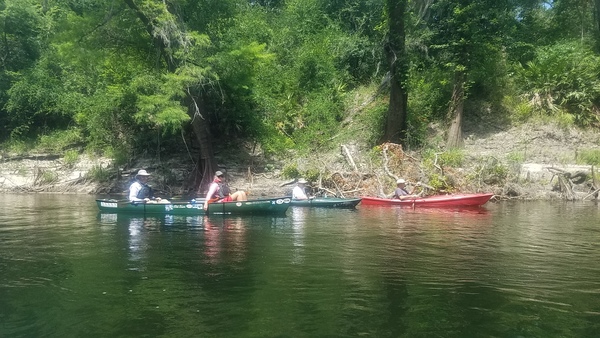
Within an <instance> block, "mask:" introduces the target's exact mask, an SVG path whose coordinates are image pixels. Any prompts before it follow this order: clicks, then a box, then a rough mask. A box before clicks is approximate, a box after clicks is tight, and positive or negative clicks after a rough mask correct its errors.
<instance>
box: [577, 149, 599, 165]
mask: <svg viewBox="0 0 600 338" xmlns="http://www.w3.org/2000/svg"><path fill="white" fill-rule="evenodd" d="M577 163H579V164H589V165H600V150H598V149H587V150H581V151H579V152H578V153H577Z"/></svg>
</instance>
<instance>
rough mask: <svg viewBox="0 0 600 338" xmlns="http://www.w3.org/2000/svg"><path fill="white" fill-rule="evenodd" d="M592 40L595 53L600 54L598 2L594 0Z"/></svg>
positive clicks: (599, 3) (599, 2)
mask: <svg viewBox="0 0 600 338" xmlns="http://www.w3.org/2000/svg"><path fill="white" fill-rule="evenodd" d="M594 40H595V41H596V53H597V54H600V0H594Z"/></svg>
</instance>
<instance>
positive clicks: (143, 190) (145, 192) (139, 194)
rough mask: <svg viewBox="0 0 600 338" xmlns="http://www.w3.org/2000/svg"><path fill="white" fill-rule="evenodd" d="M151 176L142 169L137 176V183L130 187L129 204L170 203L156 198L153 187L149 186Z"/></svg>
mask: <svg viewBox="0 0 600 338" xmlns="http://www.w3.org/2000/svg"><path fill="white" fill-rule="evenodd" d="M149 179H150V174H148V172H147V171H146V170H144V169H140V170H139V171H138V173H137V174H136V175H135V181H134V182H133V183H132V184H131V185H130V186H129V202H136V203H140V202H144V203H169V201H167V200H163V199H161V198H160V197H156V198H155V197H154V191H153V190H152V187H151V186H149V185H148V180H149Z"/></svg>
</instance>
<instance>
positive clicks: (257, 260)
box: [0, 196, 600, 338]
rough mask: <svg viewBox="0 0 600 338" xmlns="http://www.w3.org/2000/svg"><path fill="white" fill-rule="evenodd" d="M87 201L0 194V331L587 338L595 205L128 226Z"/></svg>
mask: <svg viewBox="0 0 600 338" xmlns="http://www.w3.org/2000/svg"><path fill="white" fill-rule="evenodd" d="M85 198H86V197H80V196H77V198H74V197H72V196H71V197H69V196H27V197H22V196H15V197H14V198H11V199H4V200H3V196H0V202H3V203H0V240H1V243H2V245H0V319H1V321H0V337H5V336H6V337H38V336H48V337H63V336H64V337H73V336H78V335H81V333H82V332H85V333H86V335H89V336H99V337H100V336H105V337H143V336H173V337H175V336H177V337H185V336H190V335H194V336H202V337H249V336H255V337H313V336H321V337H323V336H328V337H340V336H348V337H356V336H358V335H363V336H371V337H411V338H412V337H435V336H441V337H519V336H522V337H555V336H561V337H595V336H597V333H598V332H600V324H599V323H600V320H599V319H600V305H599V304H600V268H599V266H598V264H597V262H598V260H600V246H598V245H597V243H598V242H599V241H600V227H599V226H598V218H599V217H600V211H599V209H598V207H597V206H595V205H593V204H587V205H586V204H583V203H579V204H577V203H497V204H496V203H494V204H490V205H489V206H487V205H486V207H485V208H484V209H480V210H445V209H420V208H417V209H400V208H381V207H377V208H375V207H373V208H371V207H366V206H365V207H360V206H359V208H358V210H353V211H348V210H327V209H320V210H316V209H310V208H290V209H289V210H288V213H287V216H286V217H279V218H271V217H243V218H241V217H227V216H217V217H212V216H211V217H204V216H193V217H190V216H156V217H154V216H153V217H141V216H139V215H137V216H136V215H130V216H127V215H121V214H100V215H98V212H97V208H96V206H95V205H94V202H93V199H92V198H89V199H88V200H87V201H86V199H85ZM35 200H38V201H35ZM33 202H35V203H33ZM31 205H36V207H35V208H30V207H27V206H31ZM15 210H18V212H15ZM96 215H98V217H96ZM190 332H193V333H190Z"/></svg>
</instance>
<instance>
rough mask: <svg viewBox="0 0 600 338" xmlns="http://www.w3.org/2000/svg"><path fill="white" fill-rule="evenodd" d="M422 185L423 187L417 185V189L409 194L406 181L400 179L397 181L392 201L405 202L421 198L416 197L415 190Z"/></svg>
mask: <svg viewBox="0 0 600 338" xmlns="http://www.w3.org/2000/svg"><path fill="white" fill-rule="evenodd" d="M420 185H421V184H420V183H417V184H416V185H415V187H414V188H413V189H412V191H411V192H408V190H406V181H405V180H404V179H403V178H399V179H398V180H397V181H396V190H394V194H393V195H392V199H398V200H405V199H411V198H418V197H420V196H419V195H415V190H416V189H417V187H419V186H420Z"/></svg>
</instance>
